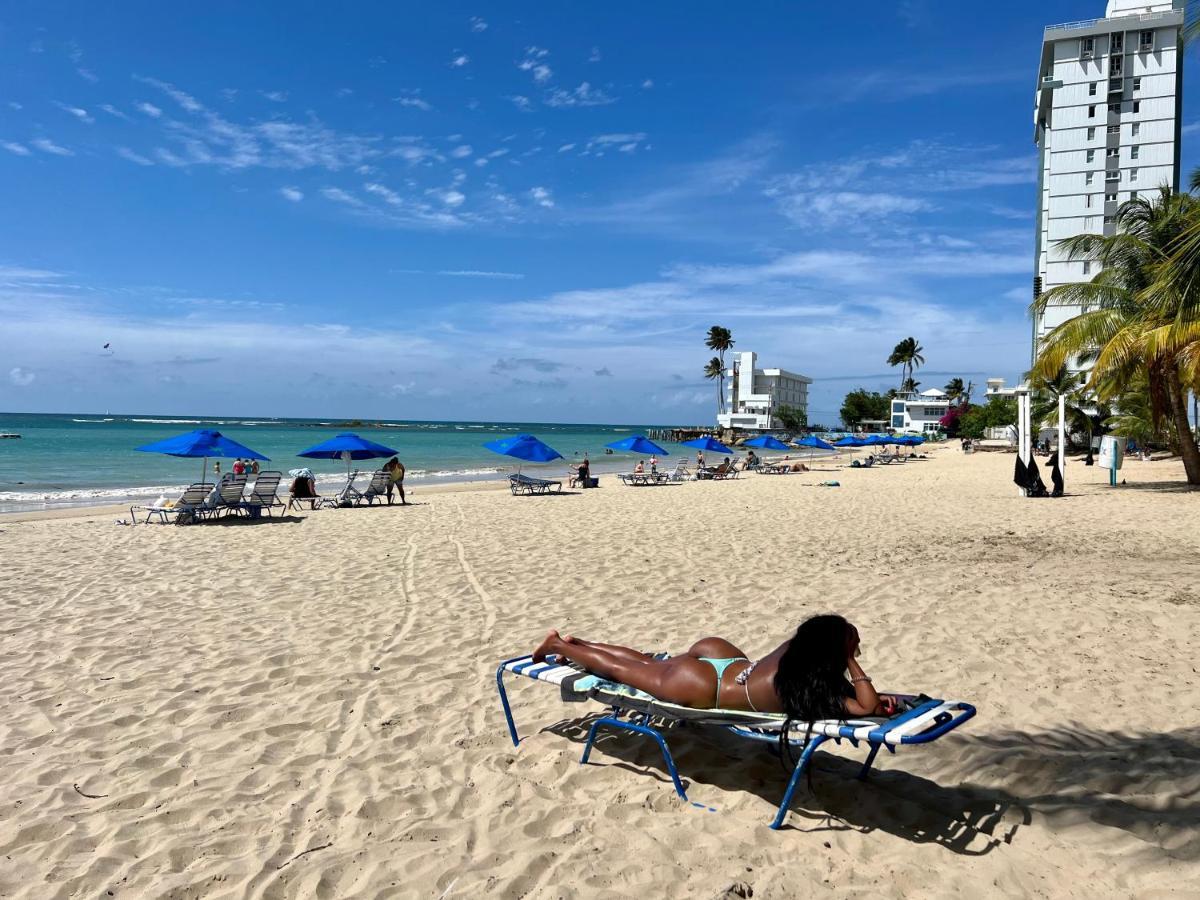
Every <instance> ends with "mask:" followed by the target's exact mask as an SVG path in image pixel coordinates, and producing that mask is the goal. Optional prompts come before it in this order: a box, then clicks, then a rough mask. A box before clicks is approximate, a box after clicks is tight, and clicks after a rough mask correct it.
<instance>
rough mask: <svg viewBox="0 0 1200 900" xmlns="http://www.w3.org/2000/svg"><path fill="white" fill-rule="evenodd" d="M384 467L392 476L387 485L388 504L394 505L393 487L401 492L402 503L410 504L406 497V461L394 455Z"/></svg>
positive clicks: (402, 504) (404, 504) (403, 504)
mask: <svg viewBox="0 0 1200 900" xmlns="http://www.w3.org/2000/svg"><path fill="white" fill-rule="evenodd" d="M383 468H384V471H386V472H387V473H388V475H389V476H390V477H389V479H388V486H387V498H388V506H391V505H392V491H393V489H394V490H398V491H399V492H400V505H401V506H408V501H407V500H406V499H405V498H404V463H402V462H400V460H399V459H397V458H396V457H394V456H393V457H392V458H391V459H389V460H388V461H387V463H386V464H385V465H384V467H383Z"/></svg>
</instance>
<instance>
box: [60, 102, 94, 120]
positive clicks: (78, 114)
mask: <svg viewBox="0 0 1200 900" xmlns="http://www.w3.org/2000/svg"><path fill="white" fill-rule="evenodd" d="M54 105H55V106H57V107H58V108H59V109H61V110H62V111H63V112H65V113H68V114H70V115H72V116H74V117H75V118H76V119H78V120H79V121H80V122H86V123H87V124H88V125H91V124H92V123H93V122H95V121H96V120H95V119H93V118H92V116H91V114H90V113H88V111H87V110H86V109H80V108H79V107H78V106H68V105H67V104H65V103H58V102H56V103H55V104H54Z"/></svg>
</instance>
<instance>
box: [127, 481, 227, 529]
mask: <svg viewBox="0 0 1200 900" xmlns="http://www.w3.org/2000/svg"><path fill="white" fill-rule="evenodd" d="M212 489H213V486H212V484H210V483H208V482H204V481H197V482H196V483H195V484H193V485H191V486H190V487H189V488H188V489H187V490H186V491H184V492H183V494H182V495H181V496H180V498H179V499H178V500H176V501H175V502H174V503H172V504H170V505H167V504H163V505H162V506H159V505H157V504H153V503H152V504H150V505H149V506H131V507H129V518H130V520H131V521H132V522H133V523H134V524H137V511H138V510H141V511H142V512H144V513H145V514H146V518H145V519H144V520H143V522H142V524H143V525H148V524H150V519H151V517H152V516H158V520H159V521H160V522H162V524H164V525H166V524H167V522H169V521H170V517H171V516H175V517H176V521H178V516H179V514H180V513H183V512H186V513H188V516H186V517H185V518H190V517H191V515H192V514H193V513H194V512H195V511H196V509H198V508H199V507H200V506H201V505H202V504H203V503H204V500H205V498H206V497H208V495H209V494H210V493H212Z"/></svg>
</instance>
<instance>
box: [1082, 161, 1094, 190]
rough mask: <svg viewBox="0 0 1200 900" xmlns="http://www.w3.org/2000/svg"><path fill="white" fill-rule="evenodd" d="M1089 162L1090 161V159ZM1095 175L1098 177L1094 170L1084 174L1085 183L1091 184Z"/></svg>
mask: <svg viewBox="0 0 1200 900" xmlns="http://www.w3.org/2000/svg"><path fill="white" fill-rule="evenodd" d="M1089 162H1090V160H1089ZM1095 177H1096V175H1095V173H1093V172H1088V173H1087V174H1086V175H1084V176H1083V183H1084V184H1091V183H1092V180H1093V179H1095Z"/></svg>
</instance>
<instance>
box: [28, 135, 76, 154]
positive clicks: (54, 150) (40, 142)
mask: <svg viewBox="0 0 1200 900" xmlns="http://www.w3.org/2000/svg"><path fill="white" fill-rule="evenodd" d="M29 143H30V145H32V146H34V147H36V148H37V149H38V150H41V151H43V152H45V153H51V154H53V155H54V156H74V155H75V154H74V153H73V152H72V151H70V150H68V149H67V148H66V147H60V146H59V145H58V144H56V143H54V141H52V140H50V139H49V138H36V139H34V140H32V141H30V142H29Z"/></svg>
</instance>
